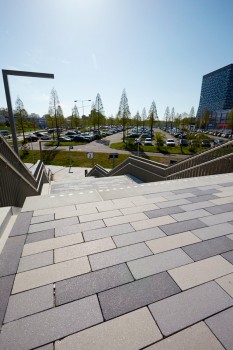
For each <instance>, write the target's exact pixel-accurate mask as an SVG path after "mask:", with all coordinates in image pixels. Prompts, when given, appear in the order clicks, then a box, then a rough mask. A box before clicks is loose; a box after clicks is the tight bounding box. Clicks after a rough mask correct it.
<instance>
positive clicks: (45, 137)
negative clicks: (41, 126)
mask: <svg viewBox="0 0 233 350" xmlns="http://www.w3.org/2000/svg"><path fill="white" fill-rule="evenodd" d="M40 139H41V140H51V136H49V135H46V134H44V135H42V136H41V138H40Z"/></svg>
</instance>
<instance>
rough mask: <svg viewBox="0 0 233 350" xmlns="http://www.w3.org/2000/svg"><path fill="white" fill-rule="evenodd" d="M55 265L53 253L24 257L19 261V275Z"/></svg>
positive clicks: (50, 251)
mask: <svg viewBox="0 0 233 350" xmlns="http://www.w3.org/2000/svg"><path fill="white" fill-rule="evenodd" d="M51 264H53V251H52V250H49V251H48V252H43V253H39V254H33V255H29V256H24V257H22V258H21V259H20V261H19V267H18V271H17V272H18V273H19V272H23V271H28V270H33V269H37V268H38V267H42V266H47V265H51Z"/></svg>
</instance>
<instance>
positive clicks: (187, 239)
mask: <svg viewBox="0 0 233 350" xmlns="http://www.w3.org/2000/svg"><path fill="white" fill-rule="evenodd" d="M197 242H200V239H199V238H198V237H196V236H195V235H194V234H193V233H191V232H190V231H188V232H182V233H177V234H175V235H171V236H165V237H163V238H157V239H153V240H150V241H146V242H145V243H146V244H147V245H148V247H149V248H150V250H152V252H153V253H154V254H157V253H162V252H165V251H167V250H171V249H176V248H180V247H183V246H186V245H189V244H192V243H197Z"/></svg>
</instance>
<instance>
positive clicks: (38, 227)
mask: <svg viewBox="0 0 233 350" xmlns="http://www.w3.org/2000/svg"><path fill="white" fill-rule="evenodd" d="M78 223H79V220H78V218H77V217H71V218H67V219H60V220H53V221H48V222H42V223H40V224H34V225H30V227H29V231H28V232H29V233H33V232H38V231H44V230H48V229H50V228H59V227H61V226H64V227H67V226H70V225H75V224H78Z"/></svg>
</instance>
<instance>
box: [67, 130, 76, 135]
mask: <svg viewBox="0 0 233 350" xmlns="http://www.w3.org/2000/svg"><path fill="white" fill-rule="evenodd" d="M66 135H67V136H70V135H77V133H76V132H75V131H67V132H66Z"/></svg>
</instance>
